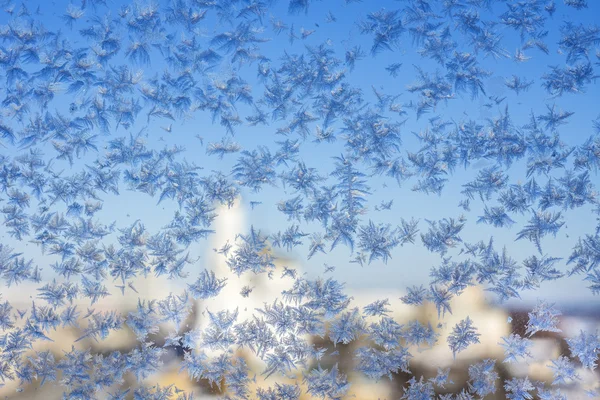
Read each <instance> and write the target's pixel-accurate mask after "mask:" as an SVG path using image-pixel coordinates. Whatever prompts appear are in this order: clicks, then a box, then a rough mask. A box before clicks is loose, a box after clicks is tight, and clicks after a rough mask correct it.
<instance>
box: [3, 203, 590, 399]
mask: <svg viewBox="0 0 600 400" xmlns="http://www.w3.org/2000/svg"><path fill="white" fill-rule="evenodd" d="M242 204H243V202H241V201H238V202H237V203H236V204H234V206H233V207H232V208H230V209H228V210H224V209H222V210H219V217H218V218H217V220H216V221H215V230H216V232H217V233H216V234H215V235H214V237H213V238H212V239H211V244H212V246H211V247H213V248H214V249H215V250H216V249H217V248H218V247H220V246H222V244H223V243H226V242H227V241H230V242H231V243H233V242H234V241H235V235H236V234H237V233H238V232H240V231H244V229H245V227H244V225H245V223H246V210H245V208H244V206H243V205H242ZM215 250H211V251H208V252H207V254H205V257H204V258H205V260H204V262H205V263H207V265H211V266H212V268H213V270H214V271H215V272H216V274H217V276H219V277H227V278H228V281H227V285H226V286H225V288H224V289H223V291H222V292H221V293H220V295H219V296H217V297H216V298H212V299H209V300H207V301H198V302H195V303H194V307H193V311H192V313H191V315H190V316H189V318H188V320H187V321H186V322H185V323H184V328H183V329H182V330H181V331H180V334H182V333H185V332H186V331H190V330H193V329H203V328H204V327H205V326H206V325H207V323H208V318H207V315H206V313H205V311H206V310H210V311H213V312H214V311H219V310H222V309H228V310H233V309H235V308H238V310H239V312H240V314H239V317H238V321H242V320H244V319H247V318H248V317H250V316H251V314H252V312H253V311H254V308H255V307H260V306H262V305H263V304H264V303H266V302H269V303H270V302H272V300H273V299H275V298H277V297H280V294H281V291H282V290H284V289H286V288H289V286H290V283H291V280H290V279H289V278H287V280H286V279H285V278H280V277H281V276H282V273H283V271H284V269H285V268H288V269H295V270H296V272H297V273H298V275H299V276H300V275H302V274H303V273H304V272H303V269H302V262H300V261H299V260H297V259H294V258H289V257H288V256H287V255H286V254H276V253H275V254H274V255H275V256H277V262H276V266H277V268H276V270H275V271H274V273H273V274H272V278H271V279H269V278H268V277H267V276H266V274H261V275H258V276H254V277H249V275H247V274H246V275H243V276H242V278H238V277H237V276H235V275H234V274H232V273H231V271H230V270H229V267H228V266H227V265H226V263H225V262H224V258H223V257H219V256H218V254H217V252H216V251H215ZM244 277H246V278H244ZM165 282H166V281H159V280H157V279H153V278H151V277H149V278H147V279H140V280H139V281H138V282H136V283H135V286H136V289H137V291H138V294H136V293H135V292H133V291H127V292H125V294H124V295H122V294H121V293H120V291H119V289H118V288H114V289H113V293H112V296H108V297H106V298H105V299H102V300H100V301H99V302H98V303H96V304H95V305H94V307H93V308H94V309H95V310H96V311H102V310H106V311H110V310H117V311H118V312H120V313H121V314H122V315H127V313H128V312H129V311H134V310H135V308H136V305H137V302H138V299H142V300H144V299H145V300H152V299H163V298H165V297H167V296H168V295H169V294H170V293H178V289H179V288H176V287H169V286H168V284H165ZM244 286H250V287H251V288H252V292H251V293H250V295H249V296H248V297H242V296H240V294H239V292H240V290H241V288H242V287H244ZM403 287H404V286H403V285H402V286H400V287H399V288H397V289H381V288H371V289H369V288H366V287H361V288H348V290H347V291H346V293H347V294H348V295H350V296H352V297H353V300H352V302H351V304H350V305H349V309H351V308H353V307H361V308H362V307H364V306H365V305H367V304H370V303H372V302H374V301H376V300H382V299H388V300H389V302H390V307H389V308H390V309H391V310H392V312H391V313H390V314H389V316H390V317H392V318H393V319H394V320H395V321H396V322H398V323H399V324H406V323H408V322H409V321H412V320H417V321H419V322H421V323H423V324H425V325H427V324H431V326H432V327H433V329H434V330H435V332H436V333H438V334H439V335H440V336H439V337H438V340H437V343H436V344H435V345H434V346H432V347H422V348H417V347H416V346H411V347H409V351H410V353H411V354H412V356H413V358H412V359H411V361H410V371H411V374H407V373H399V374H394V375H393V379H392V380H390V379H387V378H383V379H382V380H381V381H379V382H375V381H373V380H369V379H367V378H366V377H365V376H364V375H363V374H361V373H359V372H356V371H355V367H356V364H355V362H356V361H355V358H354V357H353V353H354V351H355V350H356V349H357V348H359V347H360V346H362V345H365V344H366V343H365V342H364V340H358V341H355V342H352V343H351V344H349V345H342V344H338V345H337V346H335V347H334V346H333V344H332V343H331V342H330V340H329V338H328V337H327V336H326V337H325V338H320V337H307V338H306V339H307V340H308V341H309V343H311V344H313V345H314V346H315V347H322V348H326V349H327V350H326V352H325V356H324V357H323V358H322V359H321V361H320V365H321V367H323V368H331V367H333V366H334V365H335V364H338V368H339V370H340V372H342V373H344V374H346V375H347V377H348V382H350V383H351V388H350V391H349V392H348V394H347V396H346V397H345V398H355V399H374V400H375V399H389V400H391V399H395V400H396V399H400V397H401V396H402V395H403V392H404V391H403V389H404V388H405V387H406V385H407V382H408V381H409V379H410V378H411V377H413V376H414V377H416V378H419V377H421V376H423V377H424V378H425V379H429V378H433V377H435V376H436V375H437V373H438V371H439V369H440V368H441V369H447V368H449V375H448V383H447V384H446V385H445V387H444V388H439V387H436V391H437V393H440V394H443V393H460V392H461V391H462V390H463V389H467V387H468V380H469V375H468V368H469V366H472V365H474V364H476V363H478V362H481V361H482V360H485V359H488V358H492V359H495V360H497V361H496V363H495V371H496V372H497V374H498V377H499V379H498V380H497V381H496V393H495V394H494V395H490V396H487V397H486V399H505V398H506V393H505V392H504V389H503V387H502V386H503V382H504V381H505V380H507V379H511V378H512V377H518V378H524V377H526V376H528V377H529V379H530V380H537V381H540V382H545V383H547V384H550V383H551V382H552V380H553V375H552V370H551V369H550V368H549V367H548V366H549V364H550V360H552V359H556V358H557V357H558V356H560V355H566V356H568V355H569V349H568V346H567V344H566V341H565V338H567V337H573V336H575V335H577V334H578V333H579V331H580V330H584V331H595V330H598V329H599V328H600V314H599V313H597V312H594V310H593V309H590V308H588V307H583V306H582V307H579V308H571V309H569V308H566V309H562V310H561V311H562V312H563V314H562V315H561V316H560V317H559V318H560V324H559V325H558V326H559V328H560V329H561V330H562V333H547V332H538V333H537V334H535V336H534V337H533V339H532V340H533V346H532V347H531V350H530V353H531V357H530V358H528V359H526V360H524V361H522V362H517V363H514V362H513V363H506V362H503V360H504V351H503V349H502V347H501V346H500V345H499V343H500V342H501V337H503V336H508V335H509V334H511V333H516V334H519V335H521V336H522V337H525V336H526V334H525V331H526V324H527V321H528V312H530V311H531V308H530V307H527V306H526V308H515V307H513V306H511V305H510V304H508V305H505V306H499V305H493V304H490V303H489V302H488V300H487V295H486V293H485V292H484V290H483V288H481V287H477V286H475V287H470V288H468V289H467V290H465V292H464V293H463V294H462V295H461V296H458V297H455V298H454V299H453V300H452V303H451V308H452V310H453V313H452V314H448V313H446V315H445V316H444V317H443V318H442V319H439V320H438V314H437V310H436V308H435V306H434V305H433V304H431V303H429V302H428V303H426V304H425V305H424V306H419V307H415V306H409V305H406V304H403V303H402V302H401V300H400V297H401V296H402V295H404V292H403V289H402V288H403ZM10 298H11V302H12V304H13V305H14V306H15V307H16V308H17V309H19V308H21V307H22V308H26V307H27V306H29V304H30V302H31V300H32V294H31V293H27V292H26V291H23V290H21V291H20V292H19V293H11V294H10ZM84 310H85V308H84ZM467 316H469V317H470V318H471V319H472V321H473V323H474V326H475V327H477V329H478V332H479V333H480V334H481V336H480V343H479V344H473V345H471V346H469V348H468V349H467V350H465V351H463V352H460V353H459V354H458V355H457V356H456V359H454V358H453V355H452V352H451V351H450V349H449V348H448V345H447V342H446V339H447V336H448V334H449V333H450V332H451V330H452V327H454V325H455V324H456V323H458V322H459V321H460V320H462V319H464V318H466V317H467ZM366 319H367V322H375V321H376V318H375V317H366ZM80 322H82V324H81V325H82V326H86V322H83V319H82V320H81V321H80ZM172 331H174V326H172V325H170V324H165V325H162V326H160V330H159V332H158V333H157V334H155V335H151V336H150V337H149V340H150V341H152V342H154V343H156V345H157V346H163V345H164V344H165V339H166V337H167V336H169V334H170V332H172ZM81 335H82V331H81V330H79V329H57V330H56V331H53V332H52V335H50V339H52V342H49V341H38V342H36V344H35V346H34V347H33V349H31V353H32V354H33V352H34V351H35V350H37V351H39V350H50V351H51V352H52V353H53V354H54V357H55V360H56V361H57V362H58V361H59V360H60V359H61V357H62V355H63V354H64V353H63V351H66V350H70V349H71V346H74V347H75V348H77V349H81V350H85V349H88V348H89V349H91V352H92V354H104V355H108V354H110V353H111V352H113V351H120V352H129V351H130V350H131V349H133V348H134V347H136V346H138V343H139V342H137V340H136V336H135V334H134V333H133V332H132V331H131V330H130V329H129V328H128V327H127V325H124V326H123V329H121V330H118V331H113V332H111V333H110V335H109V336H108V337H107V338H106V339H105V340H102V341H95V340H93V339H90V338H87V339H83V340H81V341H78V342H75V341H76V340H77V339H78V338H79V337H81ZM166 348H167V349H168V351H167V353H166V354H165V356H164V357H163V363H164V364H163V366H162V368H161V372H160V373H157V374H155V375H152V376H150V377H148V378H147V379H145V380H144V381H142V382H141V383H140V382H136V380H135V379H134V378H133V377H132V376H127V378H126V380H125V382H124V383H123V385H121V387H120V388H121V389H122V388H129V387H130V388H132V391H133V389H135V388H136V387H138V386H139V385H140V384H142V385H148V386H150V387H153V386H155V385H159V386H160V387H166V386H169V385H174V389H175V388H177V390H184V391H186V392H193V393H194V396H195V398H199V399H211V398H219V397H222V396H224V395H226V390H224V389H225V388H224V387H217V386H214V385H213V386H211V385H210V384H209V382H208V381H206V380H201V381H199V382H196V381H194V380H192V379H190V378H189V376H188V375H187V373H186V372H180V370H181V366H182V362H183V357H184V355H185V353H186V352H189V351H192V350H191V349H189V348H183V347H175V346H170V347H166ZM208 353H209V354H210V352H208ZM338 353H339V354H338ZM236 355H239V356H241V357H244V358H245V359H246V361H247V364H248V365H249V366H250V368H251V370H252V371H253V372H254V373H255V374H256V378H255V381H254V382H253V383H252V386H251V387H250V392H251V393H252V395H251V398H254V395H253V394H254V393H256V388H258V387H262V388H266V387H269V386H273V385H274V383H275V382H278V383H290V384H292V383H294V382H295V381H294V380H292V379H287V378H285V377H281V376H277V375H276V374H275V375H273V376H271V377H269V378H268V379H264V378H263V377H262V375H261V374H262V372H263V371H264V369H265V364H264V363H263V362H262V361H261V360H259V359H257V358H256V357H255V356H254V354H253V353H252V352H250V351H249V350H245V349H242V350H237V351H236ZM316 367H317V365H316V363H315V364H313V365H310V366H309V368H308V369H310V368H316ZM308 369H299V370H297V371H296V377H297V378H298V379H297V381H298V382H302V373H303V372H306V371H307V370H308ZM577 373H578V375H579V376H580V378H581V380H580V381H578V382H574V383H572V384H570V385H567V386H562V387H561V391H562V392H563V393H564V394H565V395H566V396H567V398H568V399H584V398H592V397H594V396H595V395H594V393H595V390H596V389H597V388H598V387H600V379H599V378H600V376H599V375H598V373H597V371H590V370H587V369H584V368H581V367H580V368H578V371H577ZM59 379H60V376H59ZM17 383H18V382H16V381H15V382H5V384H4V386H3V387H1V388H0V394H1V395H3V396H4V398H5V399H19V400H20V399H23V400H25V399H48V400H53V399H61V398H62V393H63V390H62V388H61V387H59V386H58V385H56V384H55V383H48V384H45V385H43V386H40V385H39V381H37V382H36V383H35V384H32V385H25V386H19V385H17ZM120 388H119V387H115V388H114V390H115V393H116V392H117V391H118V389H120ZM301 388H302V393H303V394H302V397H301V399H308V398H311V397H310V396H308V395H306V387H305V386H303V385H301ZM109 393H110V391H109ZM131 395H132V393H130V396H131ZM100 398H102V397H100ZM104 398H106V399H109V398H110V397H109V394H108V393H107V394H106V395H105V397H104ZM128 398H131V397H128Z"/></svg>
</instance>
